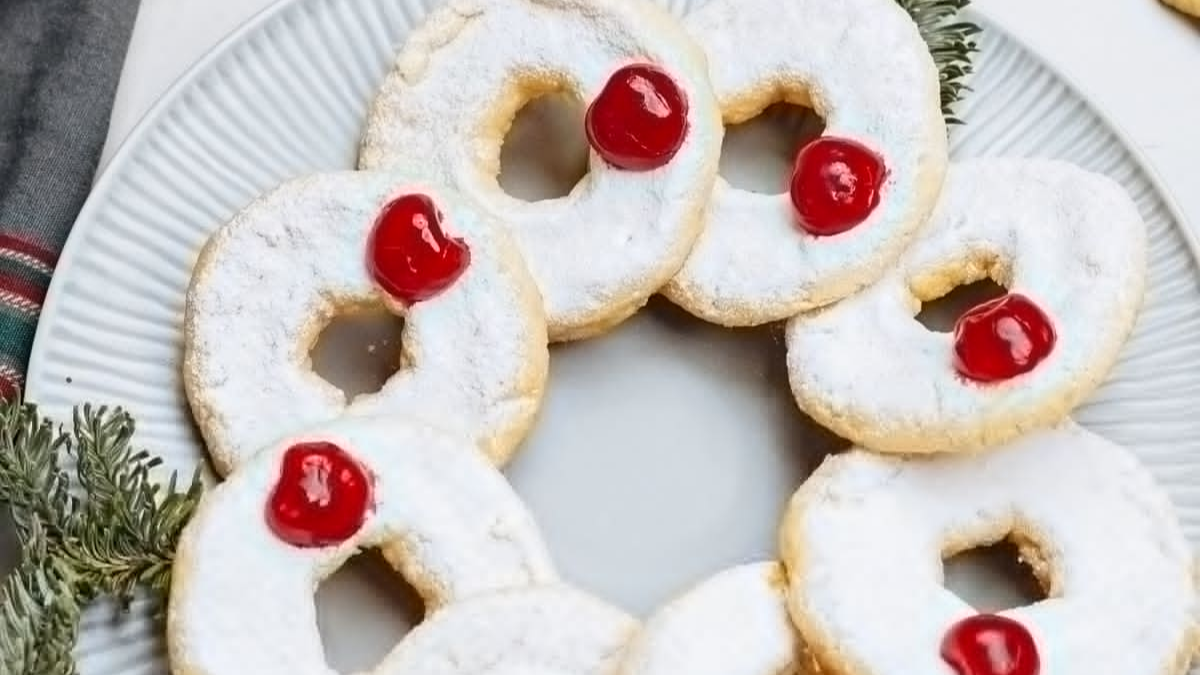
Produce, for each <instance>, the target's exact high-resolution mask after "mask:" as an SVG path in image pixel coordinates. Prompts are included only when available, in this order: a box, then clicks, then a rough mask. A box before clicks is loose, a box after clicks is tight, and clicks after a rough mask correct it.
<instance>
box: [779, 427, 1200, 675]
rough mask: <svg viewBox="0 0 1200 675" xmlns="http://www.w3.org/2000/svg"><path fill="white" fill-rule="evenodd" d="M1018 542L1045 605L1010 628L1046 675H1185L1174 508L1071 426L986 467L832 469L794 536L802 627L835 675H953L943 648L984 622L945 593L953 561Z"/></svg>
mask: <svg viewBox="0 0 1200 675" xmlns="http://www.w3.org/2000/svg"><path fill="white" fill-rule="evenodd" d="M1010 532H1012V533H1014V535H1015V538H1016V539H1017V541H1018V543H1021V544H1024V546H1023V547H1022V548H1025V549H1026V554H1027V557H1029V558H1032V562H1033V567H1034V570H1035V572H1038V576H1039V577H1040V579H1041V581H1042V582H1043V584H1044V586H1046V591H1047V595H1048V599H1046V600H1043V601H1040V602H1037V603H1034V604H1032V605H1029V606H1025V607H1020V608H1016V609H1012V610H1008V611H1004V612H1002V614H1004V615H1006V616H1008V617H1011V618H1013V619H1015V620H1017V621H1019V622H1020V623H1021V624H1023V625H1024V626H1025V627H1026V628H1028V629H1029V631H1030V632H1031V633H1032V635H1033V637H1034V640H1035V642H1036V643H1037V647H1038V651H1039V654H1040V656H1041V663H1042V668H1041V672H1043V673H1046V674H1047V675H1051V674H1053V675H1073V674H1076V673H1078V674H1080V675H1083V674H1085V673H1086V674H1088V675H1167V674H1170V675H1182V673H1183V672H1185V671H1186V669H1187V662H1188V660H1189V659H1190V658H1191V655H1192V652H1193V650H1194V649H1195V648H1196V646H1197V638H1198V636H1200V632H1198V625H1197V623H1196V616H1197V615H1196V613H1195V612H1196V611H1197V593H1196V587H1195V582H1194V580H1193V574H1192V572H1193V562H1194V560H1193V553H1192V551H1191V548H1190V547H1189V545H1188V542H1187V540H1186V539H1185V537H1184V535H1183V532H1182V529H1181V528H1180V525H1179V523H1178V521H1177V517H1176V515H1175V513H1174V512H1173V510H1172V506H1171V503H1170V501H1169V500H1168V498H1167V496H1166V494H1165V492H1163V491H1162V490H1161V489H1160V488H1159V487H1158V486H1157V485H1156V484H1155V483H1154V481H1153V478H1152V477H1151V476H1150V474H1149V473H1148V472H1147V471H1146V470H1145V469H1144V468H1143V467H1142V466H1141V465H1139V463H1138V462H1137V460H1136V458H1135V457H1134V456H1133V455H1132V454H1131V453H1130V452H1129V451H1127V450H1125V449H1124V448H1121V447H1120V446H1118V445H1116V444H1114V443H1112V442H1110V441H1108V440H1106V439H1104V438H1102V437H1100V436H1098V435H1096V434H1093V433H1091V432H1088V431H1086V430H1085V429H1083V428H1081V427H1079V426H1078V425H1076V424H1075V423H1073V422H1071V421H1069V420H1068V421H1066V422H1064V423H1063V424H1061V425H1060V426H1058V427H1056V428H1053V429H1050V430H1046V431H1042V432H1038V433H1035V434H1031V435H1029V436H1025V437H1022V438H1021V439H1019V440H1017V441H1016V442H1014V443H1011V444H1009V445H1006V446H1003V447H998V448H995V449H993V450H992V451H990V452H987V453H983V454H976V455H964V454H957V455H936V456H933V455H931V456H924V457H911V458H900V457H891V456H885V455H878V454H874V453H870V452H867V451H865V450H862V449H854V450H851V451H849V452H847V453H844V454H842V455H838V456H833V457H830V458H829V459H827V460H826V461H825V463H824V464H823V465H822V466H821V467H819V468H818V469H817V471H816V472H815V473H814V474H813V476H812V477H811V478H810V479H809V480H808V482H806V483H805V484H804V485H803V486H802V487H801V488H800V489H799V490H798V491H797V493H796V494H795V496H794V497H793V499H792V501H791V504H790V506H789V509H788V512H787V514H786V516H785V519H784V522H783V524H782V529H781V539H782V549H781V551H782V556H783V560H784V562H785V565H786V566H787V568H788V578H789V582H790V587H791V590H790V593H789V607H790V609H791V613H792V617H793V618H794V619H795V621H796V623H797V625H798V627H799V629H800V632H801V634H802V635H803V636H804V639H805V640H806V641H807V643H808V644H809V645H810V647H812V648H813V650H814V651H815V653H816V655H817V656H818V659H819V660H820V661H821V664H822V666H823V667H827V668H828V670H829V671H830V672H832V673H838V674H847V675H848V674H853V675H909V674H910V673H923V674H925V675H954V670H953V669H951V667H950V666H948V665H947V664H946V663H945V662H943V661H942V659H941V658H940V657H939V654H938V647H939V644H940V642H941V640H942V637H943V636H944V634H945V632H946V630H947V629H948V628H949V627H950V626H951V625H952V624H953V623H954V622H956V621H958V620H961V619H963V618H965V617H967V616H970V615H972V614H974V611H973V610H972V608H971V607H970V606H968V605H967V603H966V602H964V601H963V600H962V599H960V598H959V597H958V596H956V595H955V594H954V593H952V592H950V591H949V590H947V589H946V588H945V587H944V586H943V585H942V574H943V570H942V557H943V556H949V555H953V554H954V553H956V552H958V551H961V550H964V549H969V548H972V547H974V546H977V545H982V544H985V543H989V542H992V541H996V540H999V539H1000V538H1003V537H1004V536H1006V535H1008V534H1009V533H1010Z"/></svg>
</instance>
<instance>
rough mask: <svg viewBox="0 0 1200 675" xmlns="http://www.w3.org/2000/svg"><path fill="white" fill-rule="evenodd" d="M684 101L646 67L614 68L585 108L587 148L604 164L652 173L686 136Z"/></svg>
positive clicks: (661, 73)
mask: <svg viewBox="0 0 1200 675" xmlns="http://www.w3.org/2000/svg"><path fill="white" fill-rule="evenodd" d="M687 113H688V103H687V97H686V96H685V95H684V93H683V90H681V89H680V88H679V85H677V84H675V80H673V79H671V76H670V75H668V74H667V72H666V71H665V70H663V69H661V68H659V67H657V66H653V65H650V64H647V63H637V64H633V65H628V66H625V67H623V68H620V69H619V70H617V71H616V72H615V73H613V74H612V77H610V78H609V79H608V82H607V83H606V84H605V85H604V88H603V89H602V90H601V91H600V94H599V95H598V96H596V100H594V101H592V104H591V105H590V106H588V109H587V115H586V116H585V118H584V128H585V130H586V131H587V137H588V142H589V143H591V145H592V147H593V148H595V150H596V152H597V153H599V154H600V156H601V157H603V158H604V160H605V161H607V162H608V163H609V164H612V165H614V166H616V167H618V168H621V169H628V170H630V171H647V170H650V169H657V168H658V167H660V166H663V165H664V164H666V163H667V162H669V161H671V158H672V157H674V156H675V153H676V152H678V151H679V148H680V146H682V145H683V138H684V136H685V135H686V134H687Z"/></svg>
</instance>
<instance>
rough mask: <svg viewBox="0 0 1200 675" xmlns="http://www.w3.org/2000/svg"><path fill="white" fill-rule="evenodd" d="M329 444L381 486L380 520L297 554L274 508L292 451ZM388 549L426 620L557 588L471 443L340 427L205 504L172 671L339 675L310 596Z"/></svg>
mask: <svg viewBox="0 0 1200 675" xmlns="http://www.w3.org/2000/svg"><path fill="white" fill-rule="evenodd" d="M310 441H327V442H332V443H335V444H337V445H338V446H339V447H341V448H342V449H343V450H345V451H347V452H348V453H349V454H350V455H351V456H353V457H355V458H356V459H358V460H359V461H360V462H362V463H363V464H364V465H365V467H366V469H367V470H368V471H369V472H370V473H371V474H372V475H373V476H374V497H375V508H374V510H373V512H372V513H371V514H370V515H369V516H368V518H367V520H366V522H365V523H364V525H363V527H362V528H361V529H360V530H359V531H358V533H357V534H355V535H354V536H353V537H351V538H350V539H349V540H347V541H345V542H344V543H342V544H340V545H337V546H329V547H324V548H310V549H303V548H296V547H293V546H290V545H288V544H286V543H284V542H283V541H282V540H281V539H279V538H277V537H276V536H275V535H274V534H273V533H272V531H271V530H270V528H269V527H268V525H267V520H266V518H265V509H266V503H267V499H268V496H269V494H270V491H271V489H272V487H273V486H274V484H275V482H276V480H277V479H278V476H279V471H280V464H281V461H282V457H283V454H284V452H285V451H286V450H287V448H288V447H289V446H291V445H293V444H296V443H302V442H310ZM372 547H378V548H379V549H381V550H382V552H383V554H384V556H385V557H387V559H388V560H389V561H390V562H391V563H392V564H393V565H394V566H396V567H397V569H398V570H400V571H401V572H402V573H403V574H404V576H405V578H406V579H407V580H408V581H409V583H411V584H412V585H413V587H414V588H416V589H417V591H418V592H419V593H420V594H421V596H422V598H423V599H424V600H425V605H426V610H427V611H429V612H436V611H437V610H438V609H439V608H441V607H444V606H446V605H451V604H453V603H456V602H459V601H461V600H463V599H465V598H468V597H472V596H475V595H479V594H483V593H488V592H493V591H496V590H499V589H505V588H513V587H523V586H526V585H529V584H544V583H552V582H554V581H555V580H556V578H557V575H556V573H555V571H554V568H553V564H552V562H551V559H550V556H549V553H548V552H547V550H546V548H545V545H544V544H543V542H542V540H541V536H540V533H539V531H538V528H537V525H536V523H535V522H534V520H533V517H532V516H531V515H530V513H529V511H528V510H527V509H526V508H525V506H524V504H523V503H522V502H521V500H520V498H519V497H517V495H516V494H515V493H514V492H513V491H512V488H511V487H510V486H509V484H508V483H507V481H505V479H504V477H503V475H501V474H500V473H499V471H497V470H496V469H494V468H493V467H492V466H491V465H490V464H489V463H488V462H487V460H486V459H484V458H483V457H482V456H481V455H480V454H479V453H478V452H477V451H476V449H475V448H474V446H473V445H472V444H471V442H470V441H469V440H468V439H465V438H462V439H459V438H456V437H454V436H449V435H446V434H445V433H443V432H441V431H437V430H435V429H434V428H433V427H430V426H427V425H425V424H423V423H418V422H415V421H405V420H404V419H403V418H400V417H396V416H389V417H386V418H380V417H376V418H357V419H356V418H343V419H341V420H339V421H337V422H334V423H332V424H329V425H326V426H322V427H319V428H314V429H311V430H307V431H305V432H303V433H299V434H297V435H295V436H291V437H289V438H287V439H284V440H281V441H279V442H277V443H275V444H273V445H271V446H270V447H267V448H265V449H263V450H262V451H261V452H259V453H256V454H255V455H254V457H253V458H252V459H250V460H248V461H246V462H243V464H242V465H241V466H240V467H239V468H238V470H237V471H235V472H234V473H233V474H232V475H231V476H230V477H229V478H228V479H227V480H226V481H225V482H223V483H221V484H219V485H218V486H217V487H216V488H215V489H213V490H212V491H211V492H210V493H208V494H207V495H205V498H204V500H203V502H202V504H201V506H200V508H199V510H198V511H197V513H196V515H195V516H194V517H193V519H192V520H191V522H190V523H189V524H188V526H187V527H186V529H185V530H184V532H183V535H182V537H181V541H180V545H179V550H178V553H177V555H176V562H175V565H174V568H173V570H172V574H173V583H172V589H171V598H170V612H169V625H168V631H167V633H168V639H169V648H170V657H171V663H172V667H173V669H174V670H175V672H183V673H188V674H189V675H244V674H245V673H255V674H256V675H276V674H277V675H331V674H332V673H334V671H333V670H332V669H330V668H329V666H328V665H326V663H325V658H324V653H323V650H322V646H321V636H320V634H319V633H318V631H317V622H316V609H315V605H314V603H313V591H314V589H315V588H316V587H317V585H318V583H319V582H320V581H321V580H322V579H324V578H326V577H328V576H330V575H332V574H333V573H334V572H335V571H336V570H337V569H338V567H340V566H341V565H342V564H343V563H344V562H345V561H346V560H347V559H348V558H350V556H352V555H354V554H355V553H356V552H358V551H359V550H360V549H364V548H372Z"/></svg>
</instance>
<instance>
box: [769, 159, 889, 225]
mask: <svg viewBox="0 0 1200 675" xmlns="http://www.w3.org/2000/svg"><path fill="white" fill-rule="evenodd" d="M886 178H887V167H886V166H884V163H883V157H880V156H879V154H877V153H876V152H874V151H872V150H871V149H870V148H868V147H867V146H865V145H863V144H861V143H858V142H856V141H852V140H849V139H846V138H836V137H833V136H821V137H819V138H817V139H814V140H813V141H812V142H811V143H808V144H806V145H805V146H804V147H802V148H800V152H799V153H797V154H796V162H795V165H794V166H793V168H792V183H791V196H792V206H794V207H795V209H796V216H797V219H798V220H799V223H800V227H802V228H804V229H805V231H807V232H808V233H809V234H812V235H815V236H818V237H828V236H832V235H835V234H841V233H842V232H845V231H847V230H850V229H852V228H854V227H855V226H857V225H859V224H860V223H862V222H863V221H864V220H866V219H867V216H869V215H871V212H872V211H874V210H875V207H876V206H878V205H879V195H880V190H881V188H882V187H883V182H884V179H886Z"/></svg>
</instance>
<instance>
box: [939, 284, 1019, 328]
mask: <svg viewBox="0 0 1200 675" xmlns="http://www.w3.org/2000/svg"><path fill="white" fill-rule="evenodd" d="M1007 292H1008V291H1007V290H1006V289H1005V288H1004V287H1003V286H1001V285H1000V284H998V283H996V282H995V281H992V280H991V279H983V280H982V281H976V282H974V283H971V284H965V285H963V286H958V287H957V288H955V289H954V290H952V291H950V292H949V293H947V294H945V295H943V296H942V297H940V298H938V299H936V300H931V301H929V302H926V303H923V304H922V305H921V312H920V313H919V314H917V321H919V322H920V323H921V325H923V326H925V327H926V328H928V329H929V330H932V331H937V332H939V333H949V332H951V331H953V330H954V323H955V322H956V321H958V317H960V316H962V315H963V313H964V312H966V311H967V310H968V309H971V308H972V307H974V306H975V305H978V304H980V303H982V302H987V301H988V300H993V299H995V298H998V297H1000V296H1002V295H1004V294H1005V293H1007Z"/></svg>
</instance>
